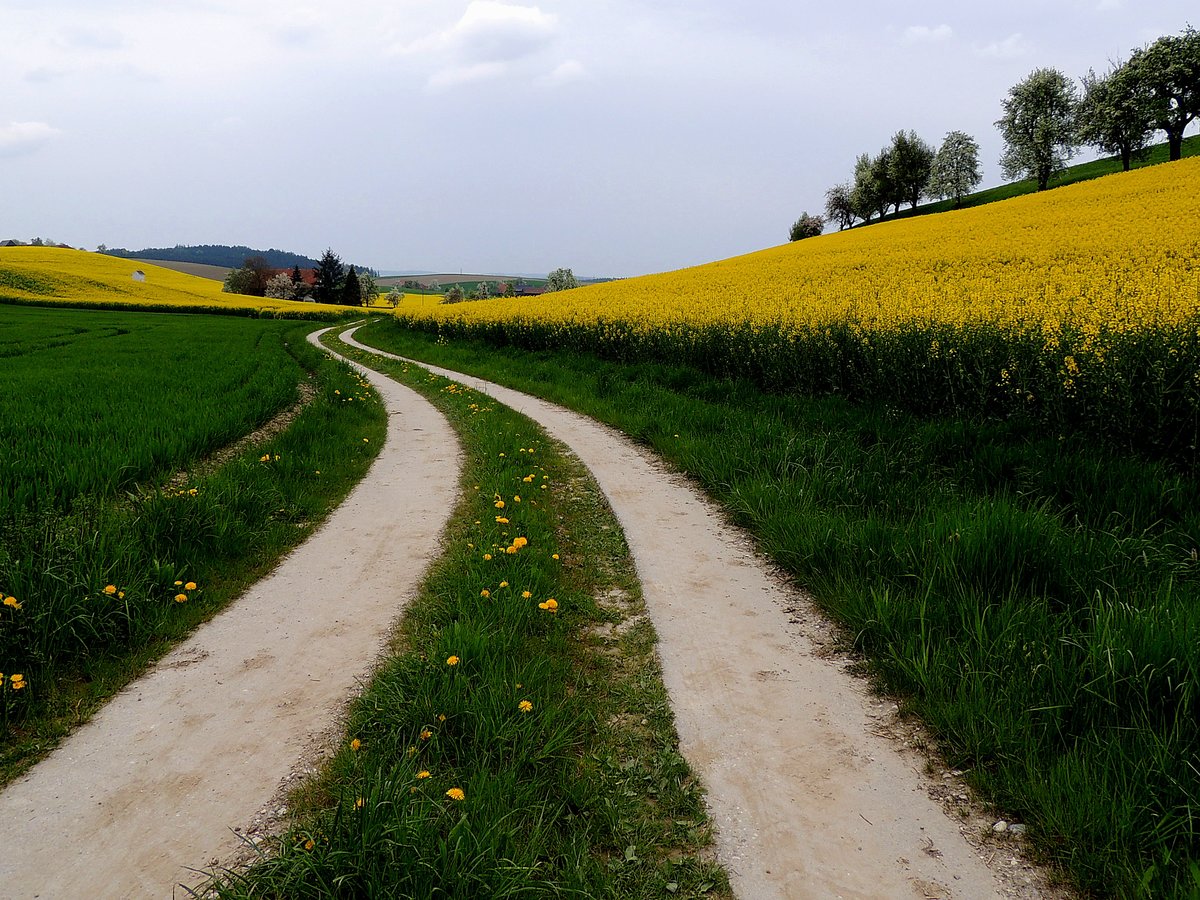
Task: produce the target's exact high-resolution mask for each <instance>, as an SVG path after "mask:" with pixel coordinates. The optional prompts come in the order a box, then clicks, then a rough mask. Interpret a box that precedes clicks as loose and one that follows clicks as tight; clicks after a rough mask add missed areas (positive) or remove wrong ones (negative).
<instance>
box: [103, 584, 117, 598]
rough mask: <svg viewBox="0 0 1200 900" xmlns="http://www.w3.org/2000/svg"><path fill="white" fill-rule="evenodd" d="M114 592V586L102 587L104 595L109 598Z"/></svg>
mask: <svg viewBox="0 0 1200 900" xmlns="http://www.w3.org/2000/svg"><path fill="white" fill-rule="evenodd" d="M116 592H117V586H116V585H115V584H106V585H105V586H104V593H106V594H108V595H109V596H111V595H113V594H115V593H116Z"/></svg>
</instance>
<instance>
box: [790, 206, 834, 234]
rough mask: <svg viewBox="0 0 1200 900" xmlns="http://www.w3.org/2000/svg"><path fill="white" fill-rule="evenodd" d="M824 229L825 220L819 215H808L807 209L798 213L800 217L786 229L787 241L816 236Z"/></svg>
mask: <svg viewBox="0 0 1200 900" xmlns="http://www.w3.org/2000/svg"><path fill="white" fill-rule="evenodd" d="M824 230H825V220H824V219H822V218H821V217H820V216H810V215H809V214H808V212H807V211H805V212H802V213H800V218H798V219H797V220H796V221H795V222H793V223H792V227H791V228H790V229H789V230H788V240H789V241H802V240H804V239H805V238H810V237H816V236H817V235H819V234H820V233H821V232H822V231H824Z"/></svg>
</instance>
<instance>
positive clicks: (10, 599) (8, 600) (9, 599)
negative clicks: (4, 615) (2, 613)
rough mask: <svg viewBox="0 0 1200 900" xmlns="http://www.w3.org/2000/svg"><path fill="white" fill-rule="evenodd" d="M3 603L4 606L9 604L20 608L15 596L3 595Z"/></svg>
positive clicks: (14, 607)
mask: <svg viewBox="0 0 1200 900" xmlns="http://www.w3.org/2000/svg"><path fill="white" fill-rule="evenodd" d="M4 605H5V606H11V607H12V608H13V609H20V608H21V604H20V603H18V602H17V598H16V597H5V598H4Z"/></svg>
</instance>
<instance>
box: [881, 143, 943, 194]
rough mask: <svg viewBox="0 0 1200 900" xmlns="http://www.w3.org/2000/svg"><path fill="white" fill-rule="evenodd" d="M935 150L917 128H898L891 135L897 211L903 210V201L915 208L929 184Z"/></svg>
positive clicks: (889, 153)
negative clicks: (902, 129)
mask: <svg viewBox="0 0 1200 900" xmlns="http://www.w3.org/2000/svg"><path fill="white" fill-rule="evenodd" d="M933 153H934V151H933V148H932V147H931V146H929V144H927V143H926V142H925V141H924V140H922V139H921V138H920V137H919V136H918V135H917V133H916V132H915V131H897V132H896V134H895V135H894V136H893V137H892V145H891V147H889V148H888V151H887V166H888V179H889V181H890V182H891V189H892V199H893V200H894V201H895V203H896V212H900V202H901V201H903V202H905V203H908V204H909V205H910V207H911V208H913V209H916V207H917V204H918V203H919V202H920V201H921V196H922V195H923V194H924V193H925V188H926V187H928V185H929V176H930V172H931V170H932V168H933Z"/></svg>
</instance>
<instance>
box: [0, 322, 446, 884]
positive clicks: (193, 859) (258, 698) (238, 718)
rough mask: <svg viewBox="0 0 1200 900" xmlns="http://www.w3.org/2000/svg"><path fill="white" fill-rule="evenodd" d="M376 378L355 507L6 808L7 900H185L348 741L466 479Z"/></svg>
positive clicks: (169, 659)
mask: <svg viewBox="0 0 1200 900" xmlns="http://www.w3.org/2000/svg"><path fill="white" fill-rule="evenodd" d="M310 340H312V338H310ZM314 343H315V341H314ZM367 377H369V378H370V379H371V382H372V383H373V384H374V386H375V387H376V389H377V390H378V391H379V392H380V394H381V395H382V396H383V399H384V402H385V404H386V406H387V409H388V414H389V416H390V420H389V428H388V434H387V440H386V441H385V442H384V446H383V448H382V449H381V450H380V453H379V456H378V458H377V459H376V460H375V462H374V463H373V464H372V465H371V468H370V471H369V472H368V473H367V476H366V478H364V479H363V481H362V482H361V483H359V485H358V486H357V487H356V488H355V489H354V490H353V492H351V494H350V496H349V497H348V498H347V499H346V501H345V502H344V503H343V504H342V506H340V507H339V508H338V509H337V510H336V511H335V512H334V513H333V515H331V516H330V517H329V519H328V520H327V521H326V522H325V524H324V525H323V526H322V528H321V529H320V530H319V531H318V532H317V533H316V534H314V535H313V536H312V537H311V538H310V539H309V540H308V541H306V542H305V543H304V544H303V545H302V546H300V547H299V548H297V549H296V550H295V551H293V553H292V554H291V555H289V556H288V557H287V558H286V559H285V560H284V561H283V562H282V563H281V564H280V565H279V567H278V568H277V569H276V570H275V571H274V572H273V573H272V574H271V575H269V576H268V577H267V578H265V579H263V580H262V581H260V582H258V583H257V584H256V585H255V586H254V587H253V588H251V589H250V590H249V591H248V592H247V593H246V594H245V595H244V596H243V597H241V598H240V599H238V600H237V601H236V602H235V603H234V604H232V605H231V606H230V607H229V608H228V609H226V610H225V611H224V612H222V613H221V614H220V615H219V616H216V617H215V618H213V619H212V620H211V621H210V622H208V623H207V624H206V625H204V626H202V627H201V628H199V629H197V631H196V632H195V633H194V634H193V635H192V637H191V638H189V639H188V640H187V641H186V642H184V643H183V644H180V645H179V646H178V647H176V648H175V650H173V651H172V652H171V653H169V654H168V655H167V656H166V657H164V658H163V659H162V661H161V662H159V664H158V665H157V666H156V667H155V668H154V669H153V670H151V671H150V672H149V673H147V674H146V675H145V676H144V677H143V678H140V679H139V680H138V681H136V682H135V683H134V684H132V685H130V686H129V687H128V688H127V689H126V690H124V691H122V692H121V693H120V694H119V695H118V696H116V697H114V698H113V700H112V701H111V702H110V703H109V704H108V705H107V706H105V708H104V709H103V710H101V712H100V713H98V714H97V715H96V716H95V718H93V719H92V721H90V722H89V723H87V724H86V725H84V726H83V727H82V728H80V729H79V730H78V731H76V732H75V733H74V734H73V735H71V737H70V738H68V739H67V740H66V741H64V742H63V744H62V745H61V746H60V747H59V748H58V749H57V750H55V752H54V753H52V754H51V755H50V756H49V757H47V758H46V759H45V760H43V761H42V762H41V763H39V764H38V765H37V766H35V767H34V768H33V769H32V770H31V771H30V772H29V773H28V774H27V775H26V776H25V777H24V778H21V779H20V780H18V781H17V782H15V783H13V784H12V785H10V786H9V787H8V788H7V789H5V790H4V791H3V792H2V793H0V822H2V823H3V827H4V834H5V837H4V839H3V847H2V848H0V898H3V900H15V898H21V900H24V898H30V897H39V898H55V900H58V898H63V900H85V898H89V900H90V898H106V900H107V898H122V900H124V898H160V897H171V896H172V895H173V894H174V896H186V892H185V891H183V890H182V889H177V888H175V885H176V884H177V883H184V884H189V885H195V884H196V883H197V882H198V881H199V880H201V879H200V878H199V877H198V876H197V875H196V873H195V872H193V871H191V869H193V868H202V867H204V866H206V865H208V864H209V863H211V862H212V861H213V860H216V859H219V860H222V861H225V860H228V859H230V858H231V857H232V856H233V855H234V854H235V853H236V852H237V851H238V850H239V849H240V848H241V841H240V839H239V838H238V837H237V836H236V835H235V834H234V832H233V831H232V829H233V828H235V827H245V826H247V825H248V824H249V823H250V822H251V820H252V818H253V817H254V816H255V814H256V813H257V812H258V811H259V810H260V809H262V807H263V806H264V805H267V804H268V803H270V802H271V801H272V799H273V798H274V796H275V794H276V792H277V789H278V787H279V785H280V782H281V779H283V778H284V777H285V776H287V775H288V774H289V773H290V772H291V771H292V770H293V769H295V768H297V767H299V766H300V764H301V761H302V760H303V758H304V757H305V755H306V753H307V752H308V751H310V750H311V749H312V745H313V744H314V742H317V741H319V740H320V738H321V736H322V735H324V734H326V733H328V732H329V730H330V729H331V727H332V726H333V725H334V724H335V723H336V721H337V719H338V716H339V714H340V712H341V711H342V709H343V708H344V705H345V702H346V700H347V699H348V698H349V697H351V696H352V695H353V694H354V693H355V692H356V684H357V682H358V681H360V680H361V679H362V678H364V677H365V676H367V675H368V674H369V672H370V670H371V668H372V665H373V663H374V661H375V659H376V657H377V656H378V655H379V653H380V651H381V650H382V649H383V645H384V642H385V639H386V637H387V634H388V632H389V630H390V626H391V625H392V624H393V623H394V622H395V621H396V619H397V617H398V616H399V614H400V611H401V608H402V607H403V605H404V603H405V602H406V601H407V600H408V599H409V598H410V597H411V596H412V594H413V593H414V592H415V590H416V587H417V584H418V583H419V581H420V577H421V573H422V572H423V571H424V569H425V568H426V566H427V565H428V563H429V561H430V559H431V557H432V554H433V553H434V552H435V551H436V549H437V547H438V543H439V541H438V537H439V535H440V534H441V532H442V529H443V527H444V525H445V523H446V520H447V518H448V517H449V514H450V510H451V508H452V507H453V505H454V502H455V497H456V491H457V483H458V477H457V473H458V471H459V469H460V462H459V451H458V441H457V438H456V437H455V436H454V433H453V431H452V430H451V429H450V426H449V425H448V423H447V422H446V421H445V419H444V418H443V417H442V416H441V414H440V413H438V412H437V411H436V410H434V409H433V407H432V406H430V405H429V403H428V402H427V401H426V400H425V399H424V398H423V397H421V396H420V395H419V394H417V393H416V392H415V391H412V390H410V389H409V388H406V387H403V386H402V385H399V384H397V383H396V382H394V381H392V380H390V379H387V378H384V377H382V376H380V375H376V374H375V373H368V376H367ZM414 485H419V486H420V489H419V490H414Z"/></svg>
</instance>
